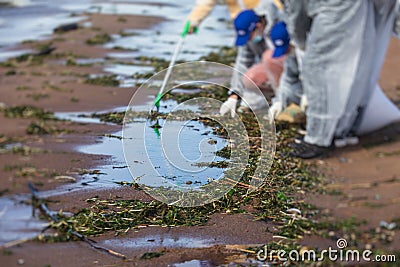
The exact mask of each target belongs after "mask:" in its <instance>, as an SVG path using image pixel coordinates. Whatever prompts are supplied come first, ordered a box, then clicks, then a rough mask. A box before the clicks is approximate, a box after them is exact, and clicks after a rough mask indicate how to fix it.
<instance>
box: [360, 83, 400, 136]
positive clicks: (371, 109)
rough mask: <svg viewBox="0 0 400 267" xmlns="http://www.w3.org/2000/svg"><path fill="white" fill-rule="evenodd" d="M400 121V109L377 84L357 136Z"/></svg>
mask: <svg viewBox="0 0 400 267" xmlns="http://www.w3.org/2000/svg"><path fill="white" fill-rule="evenodd" d="M398 121H400V109H398V108H397V107H396V105H395V104H393V103H392V101H390V99H389V98H388V97H387V96H386V95H385V94H384V93H383V91H382V89H381V87H380V86H379V85H378V84H377V85H376V87H375V90H374V92H373V93H372V96H371V98H370V100H369V103H368V105H367V108H366V109H365V113H364V116H363V119H362V121H361V124H360V127H359V128H358V131H357V134H358V135H362V134H366V133H370V132H372V131H375V130H378V129H380V128H383V127H385V126H387V125H389V124H391V123H394V122H398Z"/></svg>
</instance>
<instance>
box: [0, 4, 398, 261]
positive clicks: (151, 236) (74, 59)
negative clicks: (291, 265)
mask: <svg viewBox="0 0 400 267" xmlns="http://www.w3.org/2000/svg"><path fill="white" fill-rule="evenodd" d="M119 3H120V5H117V6H112V5H111V4H109V3H107V2H99V6H100V7H101V8H102V10H103V11H104V13H105V14H104V13H103V14H98V13H95V12H94V13H86V14H85V15H84V16H85V17H86V18H84V19H82V20H80V21H79V25H80V28H79V29H77V30H73V31H69V32H65V33H62V34H51V35H49V36H46V39H44V40H31V41H28V42H26V40H25V39H23V40H19V44H18V45H16V46H10V47H8V45H7V46H6V45H5V46H4V47H6V48H7V50H8V51H21V50H22V51H37V48H38V47H41V48H43V47H47V48H48V47H53V48H55V50H54V51H52V52H51V53H50V55H48V56H46V57H44V58H40V59H38V58H37V57H35V56H32V57H28V58H25V59H20V60H18V59H16V58H15V59H13V58H11V59H9V60H8V61H3V63H2V64H0V105H1V107H0V109H2V110H5V108H7V107H26V106H34V107H37V108H41V109H44V110H48V111H50V112H55V113H56V114H58V112H64V113H63V114H64V115H65V114H67V115H66V116H68V114H70V112H74V113H77V114H79V113H84V112H88V113H93V112H102V111H105V110H113V109H116V108H123V107H126V106H127V105H128V103H129V100H130V98H131V97H132V95H133V94H134V92H135V90H136V89H137V85H138V84H140V82H141V81H142V80H140V79H139V78H138V79H136V80H135V79H133V80H132V79H131V74H132V72H136V71H138V72H139V73H137V74H143V73H146V72H151V71H153V70H154V66H152V65H151V64H149V63H148V62H145V63H144V62H139V63H137V64H136V63H135V64H133V65H132V64H131V63H132V61H133V62H134V61H135V60H137V57H138V56H140V55H146V56H149V57H153V56H156V55H158V56H159V58H161V59H167V60H168V59H169V58H170V56H171V54H170V53H169V52H171V51H172V49H173V47H174V44H175V43H174V41H175V38H174V36H176V35H177V34H176V32H179V30H178V29H177V27H178V26H176V25H180V24H182V23H181V21H179V20H176V21H173V16H172V15H171V14H169V12H170V11H171V10H178V11H179V12H177V13H179V14H178V15H177V16H178V19H180V18H181V17H182V16H183V15H184V14H185V12H186V11H187V10H188V8H189V7H190V4H185V5H183V4H182V6H180V7H176V6H175V5H170V4H167V3H166V2H165V1H162V2H161V3H150V4H147V5H143V6H141V5H140V3H138V2H137V3H136V4H132V3H130V2H129V1H128V2H127V3H126V5H124V2H123V1H121V2H119ZM81 4H82V5H84V4H87V3H81ZM76 5H77V4H76ZM87 5H88V6H87V8H91V7H90V5H89V4H87ZM149 6H150V7H149ZM151 6H153V8H151ZM139 7H140V8H139ZM80 8H81V7H80ZM113 8H114V9H115V8H117V11H116V12H117V14H107V13H112V12H115V10H113ZM68 9H69V10H75V11H76V10H77V9H76V6H75V3H70V4H69V7H68ZM92 9H93V8H92ZM118 9H119V11H118ZM107 10H109V11H107ZM121 10H123V11H126V12H127V13H134V15H132V14H130V15H128V14H125V13H124V12H121ZM130 10H133V11H132V12H131V11H130ZM160 10H163V11H162V12H163V13H162V15H159V16H158V15H157V12H159V11H160ZM223 12H224V11H223V10H222V9H219V10H217V13H216V14H217V16H216V18H215V20H217V21H218V19H219V18H221V16H222V15H223V14H224V13H223ZM138 13H139V14H138ZM165 14H169V15H165ZM74 20H75V18H74ZM170 20H171V21H172V22H171V24H168V23H165V22H168V21H170ZM212 23H214V22H210V24H212ZM219 23H221V25H222V24H223V25H227V23H226V21H223V20H221V19H220V20H219ZM169 27H172V28H173V29H174V32H173V33H172V34H168V32H167V30H168V29H169ZM160 31H161V32H162V34H160ZM208 32H212V35H211V38H210V39H209V40H208V43H207V44H206V47H207V49H203V48H202V46H201V45H199V46H197V47H194V48H193V49H194V52H193V51H192V52H191V51H190V47H191V46H190V45H191V44H192V43H196V42H198V40H199V38H201V34H199V36H197V37H194V38H193V40H190V41H189V42H190V43H189V44H188V46H187V48H186V49H187V51H186V52H183V55H182V58H181V60H194V59H198V58H199V56H201V55H204V54H206V53H208V52H209V51H211V50H213V49H214V50H215V49H217V47H218V46H221V41H219V43H218V42H216V43H215V46H216V47H212V46H211V44H212V43H213V42H214V41H215V39H216V38H217V37H218V35H219V34H220V35H222V36H225V37H226V38H232V36H231V35H230V31H229V26H225V28H224V29H218V28H217V27H216V29H212V28H211V27H209V28H208V29H207V30H206V32H205V33H204V34H207V33H208ZM104 34H106V35H109V36H111V37H112V38H114V41H112V42H104V44H100V43H99V44H96V45H90V44H88V43H87V40H89V39H92V40H93V38H97V37H98V36H99V35H104ZM125 35H126V36H125ZM140 36H144V38H143V40H141V39H140V38H138V37H140ZM124 37H125V38H124ZM157 38H158V39H157ZM154 39H157V40H161V41H160V42H161V44H160V43H156V42H154V43H153V47H149V45H148V44H146V42H149V41H150V43H151V40H154ZM24 40H25V42H23V41H24ZM222 43H225V44H226V43H227V42H226V41H225V42H222ZM163 44H166V45H163ZM399 49H400V41H398V40H394V39H393V41H392V43H391V46H390V48H389V52H388V56H387V60H386V62H385V66H384V68H383V71H382V74H381V79H380V84H381V86H382V88H383V90H384V91H385V93H386V95H387V96H388V97H389V98H390V99H391V100H392V101H393V102H394V103H396V105H397V106H400V76H399V75H398V69H399V67H400V57H399V54H398V51H399ZM135 58H136V59H135ZM127 63H128V64H127ZM146 64H147V65H146ZM112 74H116V76H115V77H114V78H115V79H116V80H118V81H119V82H120V85H122V86H115V85H112V84H107V83H105V84H100V85H95V84H89V83H87V80H88V79H90V78H95V77H98V75H112ZM137 76H138V77H139V76H140V75H137ZM88 77H89V78H88ZM103 82H104V81H103ZM107 82H108V81H107ZM111 82H112V81H111ZM148 101H151V99H143V102H144V103H145V102H148ZM65 112H66V113H65ZM18 114H19V113H18V112H15V114H8V115H7V114H6V113H5V112H0V125H1V128H0V148H1V150H0V178H1V179H0V197H1V198H2V199H7V201H8V200H10V201H11V203H14V205H15V209H16V210H19V208H18V207H19V205H20V204H19V201H18V198H19V197H21V196H22V198H25V199H29V197H30V195H29V193H30V191H29V188H28V183H29V182H32V183H33V184H34V185H35V186H36V187H37V188H38V189H39V191H40V192H41V193H43V197H46V198H47V199H48V200H49V202H48V206H49V208H50V209H51V210H54V211H59V210H62V211H63V212H68V213H76V212H79V211H80V210H81V209H83V208H89V207H90V206H91V205H92V204H91V203H90V202H88V201H86V200H87V199H91V198H98V199H108V200H126V199H138V200H142V201H151V197H149V196H148V195H147V194H145V193H144V192H143V191H139V190H135V189H134V188H132V187H129V186H120V185H117V184H115V183H114V182H115V181H116V180H113V179H114V178H115V179H117V181H126V182H130V181H132V178H131V177H130V175H129V172H128V171H127V169H125V168H124V165H125V164H124V162H123V161H122V160H121V159H118V158H116V157H115V156H113V154H114V150H113V149H114V148H115V146H117V145H118V144H119V143H120V140H118V138H113V137H112V135H114V134H116V133H118V132H119V131H120V130H121V125H118V124H110V123H101V122H99V121H97V122H96V123H91V121H88V120H84V119H83V120H82V121H81V122H76V121H73V120H74V119H73V120H72V121H69V120H42V119H41V116H42V115H43V114H42V115H37V114H36V115H35V114H34V115H30V114H29V113H28V114H27V113H23V112H22V115H18ZM35 129H36V130H35ZM399 137H400V125H399V124H395V125H391V126H389V127H387V128H385V129H384V130H381V131H378V132H376V133H373V134H370V135H367V136H365V137H362V138H361V142H360V144H359V145H357V146H355V147H351V148H344V149H338V150H336V151H334V152H332V153H331V154H330V155H329V157H328V158H324V159H320V160H316V161H315V164H316V165H317V166H318V168H319V170H320V171H321V172H322V173H323V175H324V177H325V178H324V180H325V182H326V183H327V185H326V187H327V188H328V189H329V190H333V191H334V192H335V193H334V194H324V195H321V194H318V193H314V194H310V195H302V193H301V192H299V195H300V197H301V198H303V199H304V201H305V202H307V203H310V204H313V205H315V206H316V207H317V208H318V209H319V210H320V212H321V214H322V216H326V217H327V218H330V219H332V220H333V219H334V218H340V219H343V220H345V219H349V218H352V217H356V218H357V219H359V220H365V223H364V224H363V225H362V226H360V229H364V230H365V231H364V232H363V233H362V234H363V235H364V236H365V235H367V232H368V230H369V229H376V228H379V225H380V224H381V223H382V222H387V223H391V222H395V223H396V227H395V228H394V229H392V230H393V231H389V232H388V233H387V236H384V237H381V235H379V234H378V235H372V234H371V236H368V237H365V238H366V240H369V241H371V242H373V247H374V248H376V249H379V250H381V251H385V252H391V253H398V252H399V251H400V231H399V230H400V209H399V207H400V199H399V197H400V194H399V192H400V176H399V174H400V165H399V164H398V163H399V159H400V153H399V152H400V138H399ZM105 142H110V144H109V146H108V147H106V148H105V150H106V151H104V154H101V153H100V154H99V153H94V152H92V153H90V151H94V150H91V149H92V148H93V145H94V146H95V145H96V144H104V143H105ZM88 147H89V148H88ZM121 149H122V148H121ZM82 151H89V152H87V153H82ZM116 151H119V152H117V153H120V151H122V150H120V148H116ZM104 166H108V167H104ZM113 167H116V168H113ZM118 167H121V169H118ZM106 168H109V169H111V171H112V170H113V169H114V171H117V172H115V173H114V174H113V175H114V176H118V178H117V177H111V176H112V175H111V174H110V175H108V176H107V175H102V174H101V173H102V172H103V171H104V169H106ZM97 179H99V180H100V181H101V180H102V179H104V180H105V182H100V183H99V185H97V186H96V183H98V182H96V181H97ZM93 181H95V182H94V183H93ZM46 192H53V193H48V194H47V195H46ZM16 196H18V197H16ZM3 201H5V200H3ZM1 203H5V202H2V201H1V200H0V204H1ZM23 207H24V208H23V211H24V212H28V211H29V210H30V208H29V205H24V206H23ZM247 208H249V209H251V207H247ZM0 209H2V205H0ZM7 209H13V205H9V206H7ZM7 209H6V210H5V212H7ZM3 211H4V210H3ZM1 213H2V211H1V210H0V214H1ZM5 214H7V213H5ZM30 217H31V214H28V215H24V216H22V215H21V218H19V220H20V222H22V225H24V223H25V225H28V226H27V228H29V226H32V228H35V229H33V230H32V235H31V236H29V235H28V236H26V235H24V234H23V233H22V234H21V236H20V237H21V238H28V237H29V238H30V237H33V236H35V235H37V234H38V229H41V227H42V225H41V223H43V222H44V223H45V221H39V222H37V221H34V222H31V219H30ZM0 220H2V218H1V216H0ZM29 222H31V223H32V224H31V225H30V224H29ZM36 223H38V224H36ZM9 224H10V223H9ZM38 225H39V226H38ZM277 227H278V225H277V224H275V223H274V222H273V221H265V220H255V217H254V216H253V215H251V213H244V214H229V212H224V213H216V214H214V215H212V216H211V218H210V220H209V221H208V222H207V223H206V224H205V225H202V226H182V227H155V226H154V227H145V228H142V229H136V228H135V229H128V230H127V232H126V233H124V234H120V235H119V236H115V233H114V231H108V232H107V233H105V234H102V235H100V236H95V237H93V239H94V240H95V241H97V242H98V244H99V245H101V246H104V247H106V248H110V249H113V250H115V251H118V252H119V253H123V254H124V255H126V256H127V259H126V260H121V259H119V258H117V257H113V256H111V255H109V254H107V253H104V252H101V251H98V250H95V249H93V248H90V247H89V246H88V245H87V244H86V243H84V242H79V241H74V242H72V241H70V242H58V243H46V242H38V241H28V242H24V243H22V244H20V245H18V246H12V247H10V248H6V249H3V252H2V253H1V254H0V262H1V263H2V265H4V266H19V265H25V266H217V265H222V264H229V263H231V262H237V263H238V264H244V263H246V264H249V262H250V261H249V260H246V258H252V257H253V258H254V255H252V254H251V253H249V252H248V251H247V250H246V249H247V248H248V247H250V246H257V245H262V244H265V243H269V242H272V241H276V240H277V237H274V236H273V234H271V232H267V231H266V229H274V228H277ZM28 231H29V230H28ZM333 236H334V237H335V236H336V234H335V233H333ZM388 236H390V238H391V239H390V240H389V241H388V240H386V239H387V238H388ZM331 237H332V236H331ZM336 237H337V238H340V237H341V236H336ZM343 238H347V239H349V240H350V239H351V237H350V236H349V237H343ZM381 238H383V239H385V238H386V239H385V240H381ZM10 239H11V240H14V239H15V238H12V237H6V236H5V234H4V236H3V237H2V238H0V241H1V243H0V245H3V244H6V243H7V242H9V241H11V240H10ZM278 239H279V238H278ZM333 240H334V238H322V237H316V236H306V237H305V238H304V239H302V240H300V241H299V242H300V243H301V244H302V245H304V246H307V247H319V248H324V247H326V246H329V245H332V244H333V242H334V241H333ZM364 245H365V244H363V245H362V246H364ZM149 252H162V253H161V254H160V256H159V257H154V258H152V259H148V260H143V259H140V258H141V257H142V256H143V255H144V253H149ZM398 260H400V259H398ZM182 263H184V264H182ZM174 264H175V265H174ZM179 264H181V265H179ZM254 264H260V263H259V262H258V263H254Z"/></svg>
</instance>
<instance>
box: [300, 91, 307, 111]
mask: <svg viewBox="0 0 400 267" xmlns="http://www.w3.org/2000/svg"><path fill="white" fill-rule="evenodd" d="M307 106H308V100H307V96H306V95H305V94H303V95H302V96H301V99H300V108H301V110H302V111H303V112H306V109H307Z"/></svg>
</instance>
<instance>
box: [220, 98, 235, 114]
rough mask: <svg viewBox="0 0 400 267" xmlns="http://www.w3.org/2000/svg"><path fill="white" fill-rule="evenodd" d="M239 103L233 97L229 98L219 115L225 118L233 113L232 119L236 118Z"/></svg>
mask: <svg viewBox="0 0 400 267" xmlns="http://www.w3.org/2000/svg"><path fill="white" fill-rule="evenodd" d="M237 103H238V100H237V99H235V98H233V97H230V98H228V100H226V101H225V102H224V103H223V104H222V106H221V108H220V109H219V114H221V116H224V115H225V114H226V113H228V112H231V117H232V118H233V117H235V113H236V105H237Z"/></svg>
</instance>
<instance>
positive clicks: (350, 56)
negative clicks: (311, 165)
mask: <svg viewBox="0 0 400 267" xmlns="http://www.w3.org/2000/svg"><path fill="white" fill-rule="evenodd" d="M284 5H285V12H286V16H287V17H286V19H287V25H288V30H289V33H290V34H291V37H292V40H293V41H294V42H295V44H296V45H297V46H298V47H299V48H301V49H305V56H304V59H303V65H302V82H303V87H304V92H305V95H306V96H307V99H308V109H307V127H306V129H307V135H306V136H305V139H304V140H305V141H306V142H307V143H310V144H315V145H319V146H325V147H327V146H329V145H331V143H332V140H333V138H334V137H335V136H336V137H343V136H346V135H347V134H348V133H349V132H350V131H353V130H356V129H353V128H354V126H357V124H358V123H357V121H358V119H357V118H359V117H360V116H362V110H363V108H364V107H365V106H366V104H367V103H368V102H369V98H370V96H371V93H372V91H373V89H374V88H375V86H376V84H377V80H378V77H379V72H380V70H381V67H382V64H383V61H384V56H385V53H386V50H387V46H388V44H389V40H390V34H391V33H392V30H393V26H394V21H395V16H396V9H395V5H396V0H324V1H320V0H285V1H284Z"/></svg>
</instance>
